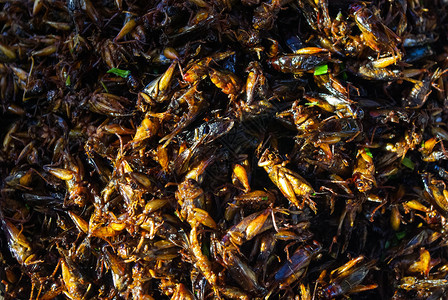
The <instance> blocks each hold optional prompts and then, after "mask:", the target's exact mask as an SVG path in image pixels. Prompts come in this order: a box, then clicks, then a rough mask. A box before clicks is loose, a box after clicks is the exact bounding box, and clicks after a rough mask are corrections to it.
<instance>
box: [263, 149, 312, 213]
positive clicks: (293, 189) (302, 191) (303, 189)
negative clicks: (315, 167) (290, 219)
mask: <svg viewBox="0 0 448 300" xmlns="http://www.w3.org/2000/svg"><path fill="white" fill-rule="evenodd" d="M286 164H287V161H282V160H281V158H280V157H278V156H276V155H275V154H274V153H271V152H270V151H269V149H266V150H265V151H264V153H263V154H262V156H261V158H260V160H259V161H258V166H259V167H263V168H264V169H265V171H266V172H267V173H268V175H269V178H270V179H271V180H272V182H273V183H274V184H275V185H276V186H277V187H278V189H279V190H280V191H281V192H282V194H283V195H284V196H285V197H286V199H288V200H289V201H290V202H291V203H292V204H294V205H295V206H296V207H298V208H299V209H303V207H304V203H305V202H306V203H307V204H308V205H309V206H310V208H311V209H312V210H313V211H314V212H316V206H315V203H314V202H313V201H312V200H311V199H310V196H311V195H312V194H313V193H314V189H313V187H312V186H311V185H310V184H309V183H308V182H307V181H306V180H305V179H304V178H303V177H302V176H300V175H299V174H297V173H296V172H293V171H291V170H289V169H288V168H286ZM298 197H299V198H302V199H301V200H302V203H301V202H299V199H298Z"/></svg>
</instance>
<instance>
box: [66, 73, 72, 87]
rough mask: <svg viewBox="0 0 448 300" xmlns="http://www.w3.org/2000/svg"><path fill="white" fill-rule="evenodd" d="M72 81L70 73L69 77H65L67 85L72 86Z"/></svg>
mask: <svg viewBox="0 0 448 300" xmlns="http://www.w3.org/2000/svg"><path fill="white" fill-rule="evenodd" d="M71 84H72V82H71V81H70V75H67V78H65V86H70V85H71Z"/></svg>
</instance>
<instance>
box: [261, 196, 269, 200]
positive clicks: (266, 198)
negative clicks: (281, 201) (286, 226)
mask: <svg viewBox="0 0 448 300" xmlns="http://www.w3.org/2000/svg"><path fill="white" fill-rule="evenodd" d="M268 199H269V198H268V197H266V196H264V197H261V200H263V201H268Z"/></svg>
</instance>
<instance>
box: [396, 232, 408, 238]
mask: <svg viewBox="0 0 448 300" xmlns="http://www.w3.org/2000/svg"><path fill="white" fill-rule="evenodd" d="M395 236H396V237H397V239H398V240H401V239H403V238H404V237H405V236H406V231H401V232H397V233H396V234H395Z"/></svg>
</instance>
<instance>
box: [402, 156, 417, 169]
mask: <svg viewBox="0 0 448 300" xmlns="http://www.w3.org/2000/svg"><path fill="white" fill-rule="evenodd" d="M401 164H402V165H403V166H405V167H407V168H409V169H411V170H414V168H415V164H414V162H413V161H412V160H410V159H409V158H407V157H405V158H403V159H402V160H401Z"/></svg>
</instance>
